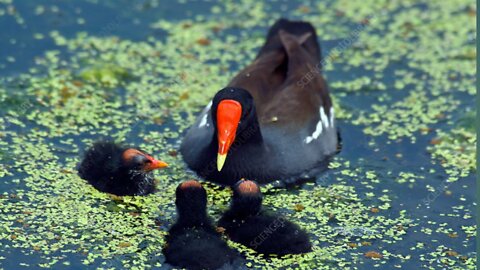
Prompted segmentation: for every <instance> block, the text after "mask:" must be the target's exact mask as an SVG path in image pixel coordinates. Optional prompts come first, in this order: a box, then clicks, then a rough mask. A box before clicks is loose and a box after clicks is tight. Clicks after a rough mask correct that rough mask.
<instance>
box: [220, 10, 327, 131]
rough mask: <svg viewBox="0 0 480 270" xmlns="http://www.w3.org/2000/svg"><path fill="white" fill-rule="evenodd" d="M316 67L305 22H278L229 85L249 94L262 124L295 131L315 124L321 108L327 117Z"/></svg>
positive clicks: (317, 53)
mask: <svg viewBox="0 0 480 270" xmlns="http://www.w3.org/2000/svg"><path fill="white" fill-rule="evenodd" d="M317 67H320V50H319V46H318V43H317V40H316V34H315V30H314V28H313V27H312V26H311V25H310V24H309V23H305V22H290V21H287V20H283V19H282V20H279V21H278V22H277V23H275V24H274V25H273V26H272V28H271V29H270V31H269V34H268V37H267V41H266V42H265V45H264V46H263V47H262V49H261V50H260V53H259V54H258V56H257V58H256V59H255V61H254V62H253V63H252V64H250V65H249V66H247V67H246V68H245V69H244V70H242V71H241V72H240V73H239V74H238V75H237V76H236V77H235V78H234V79H233V80H232V81H231V82H230V84H229V86H234V87H241V88H244V89H246V90H247V91H249V92H250V93H251V94H252V96H253V97H254V100H255V106H256V109H257V114H258V119H259V121H260V123H261V124H262V125H275V126H279V127H282V126H284V127H288V128H289V129H298V128H301V127H305V126H308V122H310V121H314V122H317V121H318V119H319V108H320V107H321V106H323V107H324V110H325V111H326V112H327V114H328V112H329V110H330V107H331V100H330V97H329V94H328V89H327V86H326V83H325V81H324V79H323V77H322V75H321V74H320V69H319V68H317ZM306 82H308V83H306ZM306 124H307V125H306Z"/></svg>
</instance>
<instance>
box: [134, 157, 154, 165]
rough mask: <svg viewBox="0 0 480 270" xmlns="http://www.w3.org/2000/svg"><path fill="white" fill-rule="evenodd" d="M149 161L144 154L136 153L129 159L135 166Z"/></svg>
mask: <svg viewBox="0 0 480 270" xmlns="http://www.w3.org/2000/svg"><path fill="white" fill-rule="evenodd" d="M148 162H151V161H150V160H148V159H147V158H146V157H145V156H142V155H136V156H134V157H133V158H132V159H131V163H132V164H133V165H135V166H142V165H144V164H145V163H148Z"/></svg>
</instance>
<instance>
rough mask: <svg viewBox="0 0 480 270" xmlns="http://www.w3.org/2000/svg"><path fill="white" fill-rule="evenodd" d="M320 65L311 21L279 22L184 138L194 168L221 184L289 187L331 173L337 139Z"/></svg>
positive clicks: (186, 156) (185, 154) (183, 149)
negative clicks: (248, 181) (241, 181)
mask: <svg viewBox="0 0 480 270" xmlns="http://www.w3.org/2000/svg"><path fill="white" fill-rule="evenodd" d="M321 60H322V59H321V54H320V47H319V44H318V42H317V35H316V33H315V29H314V28H313V26H312V25H311V24H310V23H307V22H301V21H288V20H285V19H280V20H278V21H277V22H276V23H275V24H274V25H273V26H272V27H271V29H270V31H269V33H268V36H267V40H266V42H265V44H264V45H263V47H262V48H261V49H260V52H259V53H258V55H257V57H256V59H255V60H254V61H253V63H251V64H250V65H249V66H247V67H246V68H245V69H243V70H242V71H240V73H239V74H238V75H237V76H236V77H235V78H233V80H232V81H231V82H230V83H229V84H228V86H227V87H226V88H224V89H222V90H220V91H219V92H218V93H217V94H216V95H215V96H214V98H213V100H212V102H211V103H210V104H209V105H207V107H206V108H205V109H204V110H203V112H202V113H201V114H200V115H199V117H198V119H197V121H196V122H195V123H194V124H193V126H192V127H190V129H189V130H188V132H187V133H186V135H185V137H184V139H183V142H182V145H181V148H180V151H181V153H182V156H183V158H184V160H185V162H186V163H187V164H188V166H189V167H190V168H191V169H192V170H194V171H195V172H196V173H197V174H198V175H199V176H201V177H203V178H205V179H206V180H209V181H213V182H216V183H220V184H223V185H233V184H234V183H235V182H236V181H238V180H239V179H241V178H247V179H251V180H255V181H257V182H258V183H261V184H263V183H268V182H272V181H275V180H281V181H282V182H284V183H291V182H294V181H296V180H300V179H308V178H312V176H313V175H315V174H317V173H319V172H321V171H323V170H325V169H326V168H327V165H328V161H329V157H331V156H332V155H334V154H335V153H336V152H337V149H338V147H339V140H338V134H337V128H336V122H335V117H334V109H333V106H332V101H331V99H330V94H329V91H328V87H327V84H326V82H325V80H324V78H323V76H322V74H321ZM227 154H228V156H227Z"/></svg>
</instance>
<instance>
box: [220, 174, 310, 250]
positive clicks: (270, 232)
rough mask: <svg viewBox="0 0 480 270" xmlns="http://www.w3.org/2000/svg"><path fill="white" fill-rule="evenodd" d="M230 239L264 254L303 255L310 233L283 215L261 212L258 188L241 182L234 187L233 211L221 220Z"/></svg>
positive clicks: (253, 183) (229, 211) (245, 181)
mask: <svg viewBox="0 0 480 270" xmlns="http://www.w3.org/2000/svg"><path fill="white" fill-rule="evenodd" d="M218 226H219V227H223V228H224V229H225V234H227V235H228V236H229V237H230V239H232V240H233V241H235V242H238V243H241V244H243V245H245V246H247V247H250V248H252V249H254V250H256V251H257V252H259V253H262V254H277V255H285V254H300V253H306V252H310V251H311V249H312V245H311V243H310V239H309V237H308V234H307V233H306V232H305V231H303V230H302V229H301V228H300V227H299V226H298V225H296V224H294V223H292V222H290V221H288V220H286V219H285V218H284V217H283V216H280V215H273V214H268V213H267V212H265V211H264V210H262V193H261V192H260V188H259V187H258V185H257V184H256V183H255V182H253V181H249V180H240V181H239V183H238V184H236V185H235V186H234V187H233V199H232V203H231V205H230V209H229V210H228V211H227V212H225V214H224V215H223V216H222V217H221V218H220V220H219V221H218Z"/></svg>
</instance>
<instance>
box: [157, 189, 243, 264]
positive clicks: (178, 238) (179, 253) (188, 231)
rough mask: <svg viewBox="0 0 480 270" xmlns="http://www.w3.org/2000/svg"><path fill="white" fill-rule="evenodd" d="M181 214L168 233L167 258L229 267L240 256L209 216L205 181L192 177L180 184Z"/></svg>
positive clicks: (164, 251) (178, 210) (184, 262)
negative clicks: (204, 186) (201, 181)
mask: <svg viewBox="0 0 480 270" xmlns="http://www.w3.org/2000/svg"><path fill="white" fill-rule="evenodd" d="M175 204H176V206H177V213H178V218H177V221H176V223H175V224H174V225H173V226H172V227H171V228H170V230H169V232H168V236H167V237H166V242H167V243H166V246H165V248H164V249H163V253H164V255H165V258H166V262H167V263H169V264H171V265H173V266H176V267H181V268H187V269H218V268H220V267H222V268H226V267H228V266H231V264H232V263H233V262H234V261H235V260H236V259H237V258H240V257H239V256H240V255H239V254H238V253H237V252H236V251H235V250H233V249H232V248H230V247H229V246H228V245H227V243H226V242H225V241H224V240H222V238H221V236H220V234H219V233H218V232H217V231H216V228H215V227H214V226H213V225H212V222H211V220H210V219H209V218H208V216H207V193H206V191H205V189H204V188H203V187H202V185H201V184H200V183H199V182H197V181H195V180H189V181H186V182H184V183H182V184H180V185H179V186H178V187H177V190H176V201H175Z"/></svg>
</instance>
